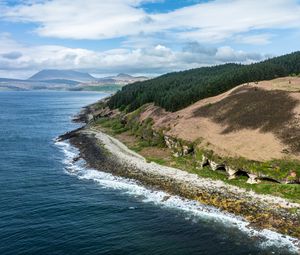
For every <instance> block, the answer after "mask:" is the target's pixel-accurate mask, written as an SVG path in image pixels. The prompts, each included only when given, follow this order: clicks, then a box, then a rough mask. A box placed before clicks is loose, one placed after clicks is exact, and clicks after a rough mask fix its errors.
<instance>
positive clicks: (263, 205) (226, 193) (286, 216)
mask: <svg viewBox="0 0 300 255" xmlns="http://www.w3.org/2000/svg"><path fill="white" fill-rule="evenodd" d="M89 114H90V112H89V107H86V108H84V110H83V111H82V112H81V113H80V114H79V116H77V118H76V120H77V121H81V122H86V123H88V120H89V116H88V115H89ZM59 140H69V142H70V143H71V144H72V145H73V146H75V147H76V148H78V149H79V151H80V157H81V158H83V159H84V160H85V161H86V162H87V165H88V166H89V167H92V168H94V169H97V170H99V171H103V172H108V173H112V174H113V175H116V176H121V177H125V178H129V179H134V180H137V181H139V182H140V183H141V184H143V185H145V186H147V187H151V188H153V189H158V190H163V191H165V192H167V193H168V194H170V195H178V196H180V197H183V198H186V199H190V200H194V201H198V202H200V203H202V204H205V205H209V206H214V207H216V208H219V209H220V210H221V211H224V212H227V213H231V214H233V215H237V216H241V217H243V218H244V219H245V220H246V221H247V222H249V227H251V228H253V229H257V230H259V229H260V230H262V229H268V230H271V231H276V232H278V233H281V234H284V235H288V236H292V237H294V238H296V239H294V242H295V243H297V244H296V246H297V247H299V238H300V233H299V232H300V230H299V226H300V223H299V215H298V214H297V213H295V211H298V212H299V208H300V205H299V204H297V203H290V202H289V201H287V200H286V199H283V198H279V197H274V196H270V195H260V194H256V193H254V192H248V191H246V190H244V189H242V188H239V187H236V186H232V185H229V184H225V183H224V182H222V181H217V180H210V179H207V178H202V177H199V176H197V175H195V174H191V173H188V172H185V171H183V170H179V169H175V168H171V167H167V166H163V165H159V164H157V163H154V162H151V163H148V162H147V160H146V159H145V158H143V157H142V156H141V155H139V154H137V153H135V152H133V151H131V150H129V149H128V148H127V147H126V145H124V144H123V143H121V142H120V141H118V140H117V139H115V138H113V137H111V136H109V135H107V134H105V133H103V132H101V131H98V130H97V131H95V130H93V129H92V128H91V127H90V126H89V125H88V124H86V125H85V126H83V127H82V128H79V129H77V130H74V131H72V132H69V133H67V134H65V135H62V136H60V138H59ZM75 160H77V159H75ZM165 199H168V197H166V198H165Z"/></svg>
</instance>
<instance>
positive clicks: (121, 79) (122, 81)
mask: <svg viewBox="0 0 300 255" xmlns="http://www.w3.org/2000/svg"><path fill="white" fill-rule="evenodd" d="M145 80H148V77H144V76H138V77H135V76H132V75H129V74H126V73H120V74H118V75H116V76H108V77H103V78H98V79H97V81H96V82H94V83H98V84H99V85H101V84H116V85H126V84H130V83H134V82H137V81H145Z"/></svg>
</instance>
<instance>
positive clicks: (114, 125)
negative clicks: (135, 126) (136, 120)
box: [92, 118, 128, 135]
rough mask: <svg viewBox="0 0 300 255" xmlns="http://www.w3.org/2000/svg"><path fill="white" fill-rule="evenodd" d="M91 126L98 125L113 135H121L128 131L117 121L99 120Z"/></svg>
mask: <svg viewBox="0 0 300 255" xmlns="http://www.w3.org/2000/svg"><path fill="white" fill-rule="evenodd" d="M92 125H94V126H97V125H100V126H101V127H103V128H106V129H109V131H110V133H111V134H113V135H117V134H121V133H124V132H126V131H128V128H126V127H125V126H124V125H122V123H121V122H120V121H119V119H110V118H101V119H98V120H96V121H95V122H94V123H93V124H92Z"/></svg>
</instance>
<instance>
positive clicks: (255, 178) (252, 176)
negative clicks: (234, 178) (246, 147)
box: [247, 173, 260, 184]
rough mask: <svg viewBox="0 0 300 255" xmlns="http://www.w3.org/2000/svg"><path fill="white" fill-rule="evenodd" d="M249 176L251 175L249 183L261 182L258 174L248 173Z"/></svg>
mask: <svg viewBox="0 0 300 255" xmlns="http://www.w3.org/2000/svg"><path fill="white" fill-rule="evenodd" d="M248 176H249V178H248V180H247V183H249V184H258V183H260V180H258V179H257V175H255V174H250V173H248Z"/></svg>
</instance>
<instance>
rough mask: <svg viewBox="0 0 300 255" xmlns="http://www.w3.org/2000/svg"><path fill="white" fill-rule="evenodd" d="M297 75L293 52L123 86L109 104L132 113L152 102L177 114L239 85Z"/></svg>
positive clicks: (299, 60)
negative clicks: (259, 60)
mask: <svg viewBox="0 0 300 255" xmlns="http://www.w3.org/2000/svg"><path fill="white" fill-rule="evenodd" d="M299 73H300V52H295V53H292V54H288V55H284V56H281V57H276V58H272V59H269V60H266V61H263V62H260V63H255V64H251V65H240V64H225V65H220V66H214V67H203V68H198V69H193V70H188V71H183V72H177V73H170V74H166V75H163V76H160V77H158V78H155V79H152V80H148V81H144V82H138V83H134V84H132V85H128V86H125V87H124V88H123V89H122V91H120V92H118V93H117V94H116V95H114V96H113V97H112V98H111V99H110V101H109V103H108V104H109V106H110V108H112V109H115V108H121V109H126V110H127V111H133V110H135V109H137V108H139V107H140V106H142V105H144V104H146V103H155V105H158V106H161V107H162V108H164V109H166V110H168V111H177V110H180V109H183V108H185V107H187V106H189V105H191V104H193V103H195V102H197V101H198V100H200V99H204V98H207V97H211V96H216V95H218V94H220V93H223V92H225V91H228V90H229V89H232V88H234V87H235V86H238V85H239V84H243V83H247V82H256V81H262V80H271V79H274V78H278V77H284V76H288V75H292V74H299Z"/></svg>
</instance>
